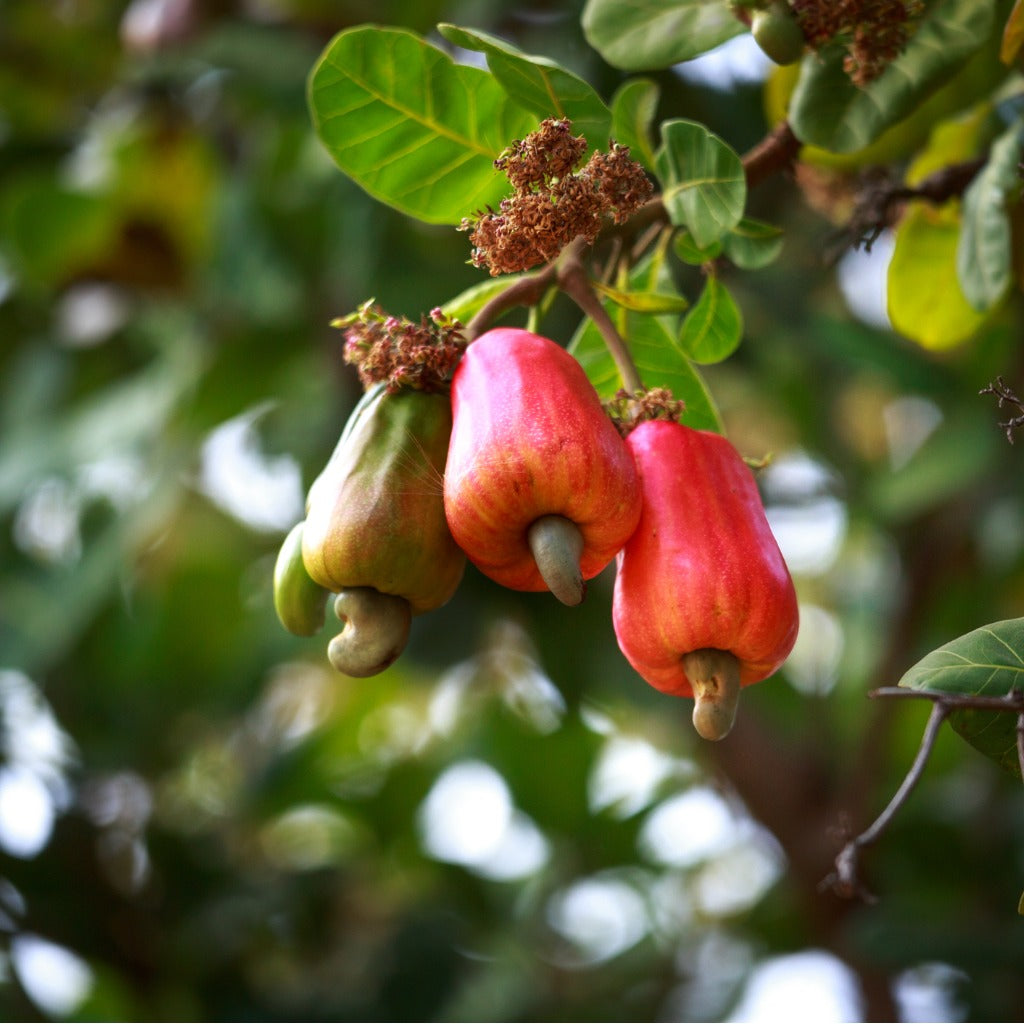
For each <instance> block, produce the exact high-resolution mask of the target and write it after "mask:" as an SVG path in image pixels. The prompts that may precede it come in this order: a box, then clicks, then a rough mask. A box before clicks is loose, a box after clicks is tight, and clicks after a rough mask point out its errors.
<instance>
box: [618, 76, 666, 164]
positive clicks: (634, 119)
mask: <svg viewBox="0 0 1024 1024" xmlns="http://www.w3.org/2000/svg"><path fill="white" fill-rule="evenodd" d="M658 93H659V90H658V86H657V83H655V82H652V81H651V80H650V79H648V78H631V79H629V81H627V82H624V83H623V84H622V85H621V86H620V87H619V89H618V90H617V91H616V93H615V95H614V96H612V138H613V139H615V141H616V142H618V143H621V144H622V145H623V146H629V155H630V156H631V157H632V158H633V159H634V160H639V161H640V163H642V164H643V165H644V167H646V168H647V169H648V170H649V171H653V170H654V148H653V146H652V145H651V126H652V125H653V123H654V117H655V114H656V112H657V108H658Z"/></svg>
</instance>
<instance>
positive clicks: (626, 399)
mask: <svg viewBox="0 0 1024 1024" xmlns="http://www.w3.org/2000/svg"><path fill="white" fill-rule="evenodd" d="M605 410H606V411H607V413H608V415H609V416H610V417H611V420H612V422H613V423H614V424H615V426H616V427H618V430H619V433H620V434H622V436H623V437H626V436H627V435H628V434H629V433H630V432H631V431H632V430H633V428H634V427H637V426H639V425H640V424H641V423H643V422H645V421H646V420H669V421H670V422H672V423H680V422H682V418H683V414H684V413H685V412H686V403H685V402H684V401H683V400H682V399H681V398H673V397H672V392H671V391H670V390H669V389H668V388H650V389H649V390H647V391H636V392H633V393H632V394H630V392H628V391H626V390H625V389H621V390H619V391H617V392H616V393H615V397H614V398H613V399H612V400H611V401H609V402H606V403H605Z"/></svg>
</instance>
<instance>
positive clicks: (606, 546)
mask: <svg viewBox="0 0 1024 1024" xmlns="http://www.w3.org/2000/svg"><path fill="white" fill-rule="evenodd" d="M451 396H452V415H453V423H452V434H451V441H450V443H449V446H448V461H447V464H446V467H445V478H444V505H445V512H446V514H447V517H448V525H449V527H450V528H451V531H452V535H453V536H454V537H455V540H456V541H457V542H458V544H459V546H460V547H461V548H462V549H463V550H464V551H465V552H466V554H467V556H468V557H469V560H470V561H471V562H473V564H474V565H476V566H477V568H479V569H480V570H481V572H483V573H484V574H485V575H487V576H489V577H490V578H491V579H493V580H495V581H497V582H498V583H500V584H502V585H503V586H506V587H510V588H512V589H513V590H524V591H541V590H551V591H552V593H554V595H555V596H556V597H557V598H558V599H559V600H561V601H562V602H563V603H565V604H569V605H573V604H578V603H579V602H580V601H581V600H582V599H583V594H584V581H585V580H587V579H590V578H592V577H593V576H596V575H597V574H598V573H599V572H600V571H601V570H602V569H603V568H604V567H605V566H606V565H608V564H609V562H610V561H611V560H612V559H613V558H614V557H615V555H616V553H617V552H618V551H619V549H620V548H621V547H622V545H623V544H624V543H625V542H626V540H627V539H628V538H629V536H630V534H632V532H633V530H634V528H635V526H636V523H637V520H638V518H639V516H640V491H639V485H638V480H637V473H636V467H635V466H634V465H633V459H632V456H631V455H630V453H629V451H628V450H627V448H626V446H625V444H624V442H623V440H622V438H621V437H620V436H619V433H618V431H617V430H616V428H615V426H614V425H613V424H612V422H611V420H610V419H609V418H608V416H607V414H606V413H605V411H604V409H603V407H602V406H601V402H600V399H599V398H598V395H597V392H596V391H595V390H594V388H593V386H592V385H591V383H590V381H589V380H588V379H587V376H586V374H585V373H584V372H583V368H582V367H581V366H580V364H579V363H578V362H577V361H576V360H575V359H574V358H573V357H572V356H571V355H569V353H568V352H566V351H565V349H563V348H561V347H560V346H559V345H556V344H555V343H554V342H553V341H550V340H548V339H547V338H542V337H540V336H539V335H536V334H533V333H531V332H529V331H525V330H520V329H518V328H508V327H506V328H497V329H495V330H492V331H489V332H488V333H486V334H484V335H482V336H481V337H480V338H478V339H477V340H476V341H475V342H473V343H472V344H471V345H470V346H469V348H468V349H467V350H466V352H465V354H464V355H463V357H462V361H461V362H460V363H459V366H458V368H457V369H456V371H455V374H454V377H453V378H452V388H451Z"/></svg>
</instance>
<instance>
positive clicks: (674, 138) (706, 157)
mask: <svg viewBox="0 0 1024 1024" xmlns="http://www.w3.org/2000/svg"><path fill="white" fill-rule="evenodd" d="M661 133H662V145H661V148H660V149H659V150H658V152H657V155H656V158H655V166H656V168H657V171H658V177H659V178H660V179H661V183H662V199H663V201H664V203H665V209H666V210H667V211H668V215H669V218H670V219H671V221H672V223H673V224H678V225H682V226H684V227H686V228H687V229H688V230H689V232H690V234H691V235H693V240H694V242H695V243H696V244H697V246H698V247H699V248H701V249H706V248H707V247H708V246H709V245H711V244H712V242H715V241H717V240H718V239H719V238H721V237H722V236H723V235H724V234H725V233H726V232H727V231H730V230H731V229H732V228H734V227H735V226H736V225H737V224H738V223H739V222H740V220H741V219H742V217H743V208H744V206H745V205H746V201H747V179H746V176H745V175H744V173H743V161H742V160H740V158H739V156H738V155H737V153H736V151H735V150H734V149H733V148H732V147H731V146H729V145H727V144H726V143H725V142H723V141H722V140H721V139H720V138H719V137H718V136H717V135H715V134H714V133H713V132H710V131H708V130H707V128H705V127H704V126H703V125H702V124H698V123H697V122H695V121H684V120H676V121H666V122H665V123H664V124H663V125H662V126H661Z"/></svg>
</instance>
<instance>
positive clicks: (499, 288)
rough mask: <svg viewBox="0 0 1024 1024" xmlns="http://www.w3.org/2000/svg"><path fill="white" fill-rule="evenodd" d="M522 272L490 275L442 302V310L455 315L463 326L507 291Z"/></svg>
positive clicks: (452, 315) (449, 314)
mask: <svg viewBox="0 0 1024 1024" xmlns="http://www.w3.org/2000/svg"><path fill="white" fill-rule="evenodd" d="M522 276H523V275H522V274H503V275H502V276H501V277H488V278H487V279H486V280H485V281H481V282H480V283H479V284H474V285H472V286H471V287H469V288H467V289H466V290H465V291H463V292H459V294H458V295H456V296H455V297H454V298H451V299H449V300H448V301H447V302H443V303H442V304H441V310H442V311H443V312H444V313H446V314H447V315H448V316H451V317H454V318H455V319H456V320H458V321H459V322H460V323H461V324H462V325H463V326H465V325H466V324H468V323H469V321H470V320H472V319H473V317H474V316H475V315H476V314H477V313H479V312H480V310H481V309H483V308H484V306H485V305H486V304H487V303H488V302H489V301H490V300H491V299H493V298H494V296H495V295H498V294H500V293H501V292H503V291H505V289H506V288H508V286H509V285H510V284H512V283H513V282H514V281H517V280H518V279H519V278H521V277H522Z"/></svg>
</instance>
